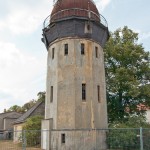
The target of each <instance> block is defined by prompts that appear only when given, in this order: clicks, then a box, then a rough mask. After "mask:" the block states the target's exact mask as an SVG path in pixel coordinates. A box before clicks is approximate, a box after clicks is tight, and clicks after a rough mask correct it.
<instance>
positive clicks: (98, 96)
mask: <svg viewBox="0 0 150 150" xmlns="http://www.w3.org/2000/svg"><path fill="white" fill-rule="evenodd" d="M97 99H98V102H99V103H100V102H101V100H100V86H99V85H98V86H97Z"/></svg>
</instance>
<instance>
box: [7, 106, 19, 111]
mask: <svg viewBox="0 0 150 150" xmlns="http://www.w3.org/2000/svg"><path fill="white" fill-rule="evenodd" d="M11 111H15V112H22V108H21V106H18V105H13V106H11V107H10V108H9V109H8V110H5V112H11Z"/></svg>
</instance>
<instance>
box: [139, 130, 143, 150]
mask: <svg viewBox="0 0 150 150" xmlns="http://www.w3.org/2000/svg"><path fill="white" fill-rule="evenodd" d="M140 150H143V129H142V127H140Z"/></svg>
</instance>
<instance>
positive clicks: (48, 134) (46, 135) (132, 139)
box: [0, 128, 150, 150]
mask: <svg viewBox="0 0 150 150" xmlns="http://www.w3.org/2000/svg"><path fill="white" fill-rule="evenodd" d="M0 135H1V138H0V150H42V149H45V150H49V149H51V150H61V149H63V150H64V149H65V150H69V149H72V150H150V129H144V128H136V129H135V128H130V129H127V128H124V129H121V128H118V129H116V128H112V129H92V130H91V129H65V130H50V131H49V130H23V131H4V132H1V133H0ZM62 135H63V136H62ZM64 135H65V136H64ZM62 138H65V139H62ZM48 144H49V147H47V145H48Z"/></svg>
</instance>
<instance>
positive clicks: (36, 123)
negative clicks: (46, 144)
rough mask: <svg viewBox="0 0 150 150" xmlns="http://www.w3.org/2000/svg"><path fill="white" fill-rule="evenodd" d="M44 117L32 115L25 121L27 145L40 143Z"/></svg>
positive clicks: (24, 128)
mask: <svg viewBox="0 0 150 150" xmlns="http://www.w3.org/2000/svg"><path fill="white" fill-rule="evenodd" d="M42 119H43V117H42V116H32V117H30V118H28V119H27V121H26V122H25V124H24V126H23V130H25V135H24V136H25V138H26V142H27V146H35V145H39V144H40V140H41V121H42Z"/></svg>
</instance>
